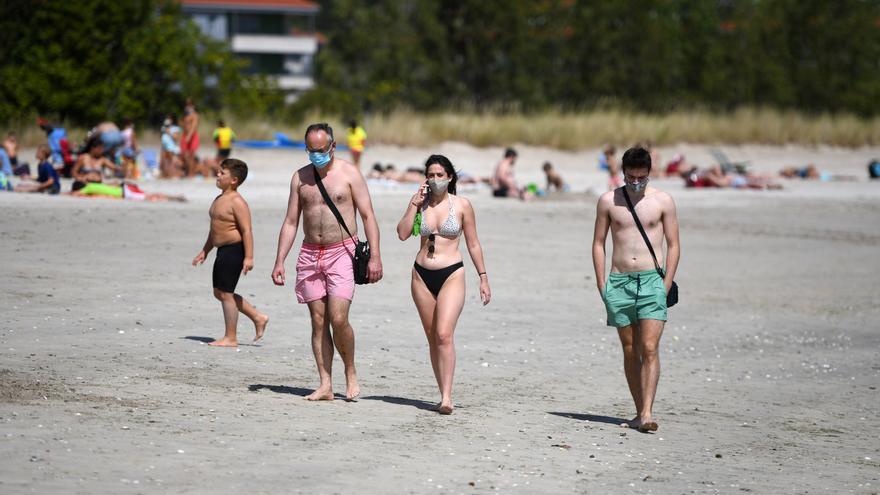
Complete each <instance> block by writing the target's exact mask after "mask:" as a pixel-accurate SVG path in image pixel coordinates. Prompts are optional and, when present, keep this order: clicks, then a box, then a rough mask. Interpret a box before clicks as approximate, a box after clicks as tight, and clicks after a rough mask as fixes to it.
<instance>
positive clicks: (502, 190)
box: [492, 186, 508, 198]
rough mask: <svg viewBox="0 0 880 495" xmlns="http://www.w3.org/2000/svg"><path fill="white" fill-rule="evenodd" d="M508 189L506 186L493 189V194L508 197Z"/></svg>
mask: <svg viewBox="0 0 880 495" xmlns="http://www.w3.org/2000/svg"><path fill="white" fill-rule="evenodd" d="M507 191H508V189H507V188H506V187H504V186H502V187H499V188H498V189H495V190H493V191H492V196H494V197H496V198H506V197H507Z"/></svg>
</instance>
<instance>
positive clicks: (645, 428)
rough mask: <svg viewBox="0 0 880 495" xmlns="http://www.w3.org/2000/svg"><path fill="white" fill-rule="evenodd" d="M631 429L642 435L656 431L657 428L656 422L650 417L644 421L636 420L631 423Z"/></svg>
mask: <svg viewBox="0 0 880 495" xmlns="http://www.w3.org/2000/svg"><path fill="white" fill-rule="evenodd" d="M633 427H634V428H636V429H637V430H639V431H640V432H642V433H646V432H649V431H657V428H658V426H657V422H656V421H654V420H653V419H651V418H650V417H648V418H645V419H636V421H635V422H634V423H633Z"/></svg>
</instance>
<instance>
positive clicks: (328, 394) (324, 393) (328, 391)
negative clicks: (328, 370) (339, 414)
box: [303, 386, 333, 400]
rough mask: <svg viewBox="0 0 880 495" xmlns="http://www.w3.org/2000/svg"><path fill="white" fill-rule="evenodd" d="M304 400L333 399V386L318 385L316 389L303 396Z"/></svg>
mask: <svg viewBox="0 0 880 495" xmlns="http://www.w3.org/2000/svg"><path fill="white" fill-rule="evenodd" d="M303 399H305V400H333V388H331V387H330V386H327V387H318V389H317V390H315V391H314V392H312V393H310V394H309V395H307V396H305V397H303Z"/></svg>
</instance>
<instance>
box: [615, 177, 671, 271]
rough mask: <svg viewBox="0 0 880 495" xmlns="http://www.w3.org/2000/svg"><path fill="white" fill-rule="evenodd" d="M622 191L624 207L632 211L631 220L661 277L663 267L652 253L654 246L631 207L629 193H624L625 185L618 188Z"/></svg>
mask: <svg viewBox="0 0 880 495" xmlns="http://www.w3.org/2000/svg"><path fill="white" fill-rule="evenodd" d="M620 190H621V191H623V197H624V199H626V207H627V209H629V212H630V213H632V216H633V220H635V221H636V227H638V228H639V233H640V234H642V239H644V240H645V244H647V245H648V251H650V252H651V257H652V258H654V268H656V269H657V273H659V274H660V276H661V277H665V276H666V274H665V273H663V269H661V268H660V263H658V262H657V255H656V254H654V246H652V245H651V240H650V239H648V234H646V233H645V228H644V227H642V222H640V221H639V216H638V215H636V209H635V208H634V207H633V204H632V200H630V199H629V194H627V193H626V186H624V187H621V188H620Z"/></svg>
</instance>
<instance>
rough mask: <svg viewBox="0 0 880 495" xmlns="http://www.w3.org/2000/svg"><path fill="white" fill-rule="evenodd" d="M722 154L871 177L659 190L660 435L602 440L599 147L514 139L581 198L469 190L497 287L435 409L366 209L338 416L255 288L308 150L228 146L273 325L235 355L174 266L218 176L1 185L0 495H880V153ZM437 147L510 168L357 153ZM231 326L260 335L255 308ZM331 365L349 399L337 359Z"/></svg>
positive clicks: (388, 213)
mask: <svg viewBox="0 0 880 495" xmlns="http://www.w3.org/2000/svg"><path fill="white" fill-rule="evenodd" d="M676 149H678V150H684V151H685V152H686V153H687V154H688V158H689V159H691V160H692V161H695V162H697V163H701V164H706V163H708V155H707V154H706V152H705V149H704V148H703V147H698V146H680V147H677V148H676ZM726 150H727V152H728V154H730V155H731V158H733V159H750V160H752V162H753V163H754V167H755V169H757V170H761V171H768V172H770V171H775V170H776V169H778V168H779V167H780V166H782V165H785V164H793V165H794V164H805V163H807V162H814V163H816V164H817V165H818V166H819V167H820V168H822V169H825V170H829V171H833V172H836V173H846V174H853V175H858V176H859V177H860V178H862V179H861V180H860V181H858V182H852V183H812V182H793V181H789V182H786V183H785V186H786V189H784V190H782V191H773V192H755V191H718V190H684V189H683V188H682V185H681V183H680V181H679V180H671V179H670V180H658V181H655V182H654V184H655V185H656V186H657V187H660V188H663V189H666V190H669V191H670V192H671V193H672V194H673V196H674V197H675V199H676V201H677V203H678V207H679V215H680V219H681V238H682V246H683V248H682V253H683V254H682V262H681V266H680V268H679V276H678V277H677V279H678V282H679V284H680V285H681V298H682V301H681V303H680V304H679V305H678V306H676V307H675V308H673V309H671V311H670V320H669V322H668V325H667V329H666V332H665V334H664V336H663V340H662V341H661V360H662V364H663V372H662V376H661V381H660V389H659V393H658V398H657V403H656V406H655V413H656V416H657V418H658V420H659V421H660V430H659V431H658V432H657V433H656V434H639V433H637V432H633V431H628V430H624V429H621V428H619V427H618V426H617V423H619V422H620V421H621V420H622V419H623V418H627V417H629V416H630V415H631V414H632V409H633V407H632V405H631V399H630V397H629V394H628V392H627V389H626V384H625V381H624V377H623V372H622V366H621V365H622V362H621V361H622V360H621V351H620V346H619V344H618V342H617V337H616V332H615V331H614V330H613V329H611V328H608V327H606V326H605V324H604V310H603V308H602V304H601V301H600V298H599V296H598V294H597V292H596V289H595V286H596V284H595V280H593V275H592V271H593V270H592V265H591V261H590V249H589V245H590V241H591V236H592V226H593V216H594V213H595V199H596V198H595V196H594V195H593V194H588V193H585V192H584V191H586V190H587V189H592V190H593V191H600V190H602V189H603V188H604V184H605V178H604V176H603V175H602V174H601V173H600V172H598V171H597V170H596V166H595V157H596V154H597V153H598V151H597V150H588V151H584V152H580V153H565V152H560V151H554V150H546V149H539V148H522V149H521V154H520V161H519V164H518V165H517V171H518V173H519V174H520V177H521V178H522V179H524V180H526V181H528V180H538V179H539V178H540V171H539V166H540V163H541V162H542V161H543V160H545V159H549V160H551V161H553V162H554V163H555V164H556V165H557V167H558V168H559V169H560V171H561V172H562V173H563V175H564V176H566V178H567V179H568V180H569V182H570V183H571V184H572V185H573V186H574V189H575V190H576V191H578V193H577V194H574V195H570V196H567V197H566V198H564V199H565V200H564V201H563V200H557V199H549V200H543V201H537V202H534V203H531V204H524V203H519V202H514V201H505V200H496V199H493V198H490V197H489V194H488V192H487V191H485V190H482V191H476V192H470V193H466V194H467V196H468V197H469V198H470V199H471V200H472V201H473V203H474V205H475V207H476V210H477V219H478V227H479V233H480V238H481V240H482V243H483V247H484V251H485V253H486V259H487V266H488V271H489V276H490V280H491V285H492V290H493V294H494V297H493V301H492V303H491V304H490V305H489V306H487V307H485V308H484V307H481V306H480V304H479V300H478V294H477V291H476V290H475V288H476V284H477V277H476V274H475V270H474V269H473V266H472V265H471V264H470V263H469V261H467V260H466V269H467V272H468V287H469V292H468V296H467V302H466V306H465V310H464V313H463V315H462V318H461V320H460V322H459V325H458V330H457V333H456V336H457V339H456V346H457V349H458V366H457V370H456V386H455V401H456V405H457V408H456V411H455V414H453V415H452V416H439V415H438V414H436V413H434V412H432V411H431V408H432V407H433V405H434V404H435V402H436V401H437V400H438V393H437V390H436V386H435V383H434V379H433V376H432V373H431V369H430V365H429V362H428V352H427V345H426V342H425V339H424V335H423V333H422V330H421V328H420V326H419V322H418V318H417V315H416V311H415V308H414V306H413V303H412V300H411V299H410V295H409V279H410V267H411V264H412V260H413V258H414V255H415V251H416V247H415V242H416V241H413V240H411V241H408V242H405V243H404V242H400V241H398V240H397V238H396V235H395V230H394V228H395V225H396V223H397V220H398V219H399V215H400V214H401V213H402V211H403V208H404V206H405V204H406V201H407V199H408V197H409V194H410V193H409V192H406V191H389V190H384V189H382V188H376V189H375V190H374V194H373V196H374V197H373V200H374V204H375V206H376V211H377V214H378V217H379V220H380V228H381V234H382V254H383V262H384V267H385V279H384V280H382V282H381V283H380V284H379V285H376V286H369V287H359V288H358V291H357V295H356V299H355V304H354V306H353V308H352V322H353V325H354V327H355V330H356V335H357V364H358V369H359V372H360V378H361V388H362V393H363V398H362V400H360V401H359V402H357V403H347V402H344V401H342V400H336V401H333V402H330V403H309V402H306V401H304V400H302V396H303V395H305V394H307V393H308V392H309V391H310V390H312V388H313V387H314V386H315V385H316V383H317V375H316V371H315V367H314V362H313V359H312V354H311V348H310V344H309V332H310V330H309V324H308V315H307V310H306V308H305V307H304V306H300V305H297V304H296V301H295V298H294V296H293V292H292V289H291V288H290V287H286V288H278V287H275V286H273V285H272V283H271V281H270V278H269V272H270V270H271V268H272V263H273V260H274V251H275V246H276V242H277V233H278V229H279V226H280V222H281V219H282V217H283V214H284V208H285V200H286V195H287V184H288V181H289V177H290V174H291V172H292V170H293V169H294V168H295V167H297V166H299V165H301V164H302V163H303V161H304V156H303V154H302V153H301V152H292V151H249V150H243V151H242V152H241V153H240V154H239V156H240V157H241V158H243V159H245V160H247V161H248V162H249V163H250V165H251V170H252V176H251V178H249V179H248V182H247V183H245V185H244V186H243V187H242V193H243V194H244V196H245V197H246V198H247V199H248V200H249V202H250V204H251V208H252V210H253V214H254V232H255V238H256V269H255V270H254V272H252V273H251V274H249V275H248V276H246V277H243V279H242V281H241V283H240V284H239V292H240V293H242V294H244V295H245V296H246V297H248V298H249V299H250V300H252V301H253V302H254V303H255V304H256V305H257V306H258V307H259V308H260V309H261V310H262V311H265V312H266V313H268V314H269V315H270V316H271V318H272V321H271V323H270V324H269V327H268V330H267V334H266V337H265V339H264V341H263V342H261V343H260V344H259V345H256V346H252V345H243V346H241V347H240V348H239V349H238V350H230V349H215V348H210V347H208V346H207V345H205V344H204V342H205V341H207V340H210V339H211V338H215V337H220V336H221V335H222V323H223V320H222V314H221V311H220V306H219V304H218V303H217V302H216V301H215V300H214V299H213V297H212V295H211V286H210V283H211V282H210V278H211V276H210V262H211V261H212V259H213V255H212V256H211V259H209V263H206V265H205V266H203V267H200V268H198V269H195V268H192V267H191V266H190V265H189V262H190V260H191V259H192V257H193V256H194V255H195V253H196V251H197V250H198V249H199V248H200V246H201V244H202V242H203V240H204V237H205V234H206V229H207V226H208V221H207V220H208V219H207V208H208V205H209V203H210V200H211V198H212V197H213V196H214V195H215V194H216V190H215V188H214V186H213V182H212V181H205V180H201V179H199V180H186V181H176V182H170V181H169V182H160V181H144V183H143V187H144V188H145V189H146V190H148V191H156V192H158V191H161V192H167V193H184V194H186V195H187V196H188V197H189V199H190V202H188V203H186V204H171V203H169V204H138V203H130V202H122V201H113V200H101V199H91V200H90V199H77V198H71V197H46V196H38V195H23V194H0V207H2V209H3V215H2V217H0V231H2V238H0V249H2V251H0V252H2V253H3V254H4V260H5V263H4V266H3V269H2V277H0V281H2V282H0V303H2V308H3V312H4V318H3V321H2V323H0V456H2V458H3V462H2V463H0V493H3V494H13V493H64V494H69V493H244V492H247V493H299V492H303V493H355V492H358V493H360V492H364V493H490V492H495V491H498V492H506V493H572V492H574V493H585V492H589V493H692V492H696V493H716V492H720V493H741V492H752V493H817V492H827V493H877V492H878V490H880V480H878V478H880V469H878V465H880V462H878V460H880V452H878V447H880V441H878V440H880V438H878V437H880V435H878V431H880V420H878V415H877V410H878V406H880V400H878V391H877V389H876V388H877V386H878V384H880V380H878V375H880V360H878V348H880V346H878V344H880V336H878V332H877V330H878V324H877V321H878V317H880V309H878V308H880V306H878V302H880V283H878V268H880V256H878V253H880V250H878V244H880V183H870V182H868V181H867V180H866V179H864V177H865V176H866V173H865V163H866V162H867V161H868V159H869V158H871V157H878V156H880V150H878V149H876V148H875V149H862V150H840V149H830V148H829V149H826V148H815V149H806V148H794V147H789V148H777V147H763V146H748V147H739V148H726ZM438 151H439V152H442V153H445V154H447V155H449V156H450V157H451V158H452V160H453V162H454V163H456V164H457V165H458V166H459V167H461V168H463V169H465V170H466V171H468V172H470V173H472V174H480V175H484V174H488V173H489V172H490V171H491V169H492V167H493V165H494V163H495V162H496V161H497V159H498V158H499V157H500V155H501V150H500V149H497V148H495V149H475V148H472V147H469V146H466V145H461V144H451V143H450V144H444V145H441V146H438V147H437V148H436V149H432V150H427V149H400V148H393V147H373V148H371V149H370V150H368V153H367V154H366V156H365V165H366V164H372V163H373V162H374V161H377V160H381V161H383V162H388V161H392V162H394V163H395V164H397V165H398V167H403V166H407V165H415V166H418V165H421V163H422V161H423V160H424V159H425V157H426V156H427V155H428V154H429V153H430V152H438ZM661 151H662V153H663V155H664V157H665V158H668V157H670V156H671V155H672V153H673V151H674V150H673V149H672V148H668V149H663V150H661ZM31 153H32V151H27V155H28V156H30V154H31ZM298 244H299V240H298V241H297V246H298ZM295 249H297V248H296V247H295ZM295 255H296V252H295V251H294V252H293V253H292V254H291V257H290V258H289V260H288V263H287V266H288V270H289V271H290V272H291V273H292V271H293V265H294V259H295ZM239 335H240V337H241V340H242V342H248V341H249V340H250V338H251V337H252V335H253V334H252V328H251V327H250V325H249V322H248V321H247V320H246V319H242V321H240V324H239ZM334 377H335V379H336V392H337V393H341V392H343V391H344V382H343V377H342V369H341V362H340V361H339V359H338V357H337V359H336V368H335V370H334Z"/></svg>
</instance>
